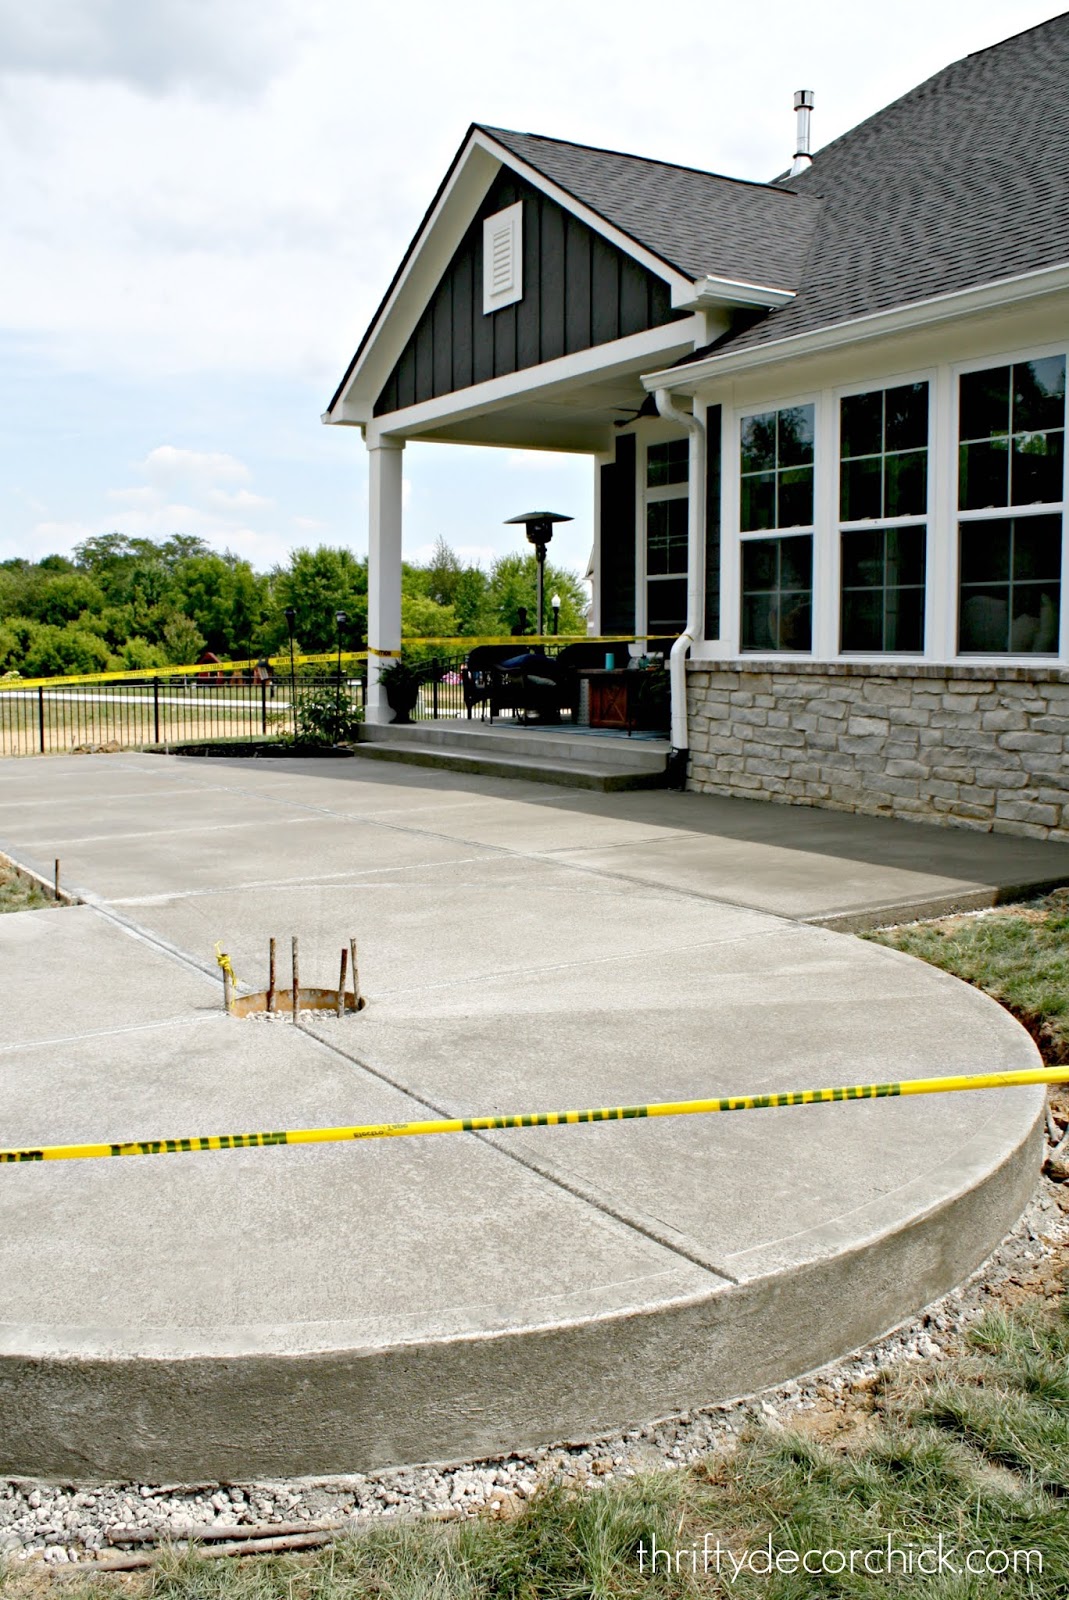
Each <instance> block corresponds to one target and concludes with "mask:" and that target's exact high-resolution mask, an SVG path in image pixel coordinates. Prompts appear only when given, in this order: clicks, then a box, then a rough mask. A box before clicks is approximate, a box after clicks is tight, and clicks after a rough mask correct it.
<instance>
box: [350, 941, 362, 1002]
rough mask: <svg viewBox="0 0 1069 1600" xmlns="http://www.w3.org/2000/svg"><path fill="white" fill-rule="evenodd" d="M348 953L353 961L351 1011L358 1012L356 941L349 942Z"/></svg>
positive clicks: (358, 979) (358, 988)
mask: <svg viewBox="0 0 1069 1600" xmlns="http://www.w3.org/2000/svg"><path fill="white" fill-rule="evenodd" d="M349 951H350V954H351V955H352V961H353V1010H354V1011H359V1010H360V973H359V970H358V969H357V965H356V940H355V939H350V940H349Z"/></svg>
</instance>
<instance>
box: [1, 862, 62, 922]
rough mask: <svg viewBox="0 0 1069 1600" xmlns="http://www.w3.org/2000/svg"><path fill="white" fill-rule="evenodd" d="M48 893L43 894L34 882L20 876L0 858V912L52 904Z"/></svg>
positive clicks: (37, 909) (31, 909)
mask: <svg viewBox="0 0 1069 1600" xmlns="http://www.w3.org/2000/svg"><path fill="white" fill-rule="evenodd" d="M54 904H55V901H54V900H53V899H52V898H51V896H50V895H46V894H43V893H42V891H41V890H40V889H39V888H38V887H37V885H36V884H35V883H31V882H30V881H29V880H28V879H26V878H20V877H19V875H18V873H17V872H14V871H13V870H12V868H11V867H9V866H8V865H7V863H6V862H5V861H2V860H0V913H2V912H4V911H41V910H43V908H44V907H45V906H51V905H54Z"/></svg>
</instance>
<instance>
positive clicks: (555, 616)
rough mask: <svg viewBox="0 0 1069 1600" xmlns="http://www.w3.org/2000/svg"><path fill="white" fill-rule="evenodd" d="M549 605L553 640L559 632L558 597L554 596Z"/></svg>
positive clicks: (557, 595)
mask: <svg viewBox="0 0 1069 1600" xmlns="http://www.w3.org/2000/svg"><path fill="white" fill-rule="evenodd" d="M549 603H550V605H551V606H552V607H553V637H554V639H555V638H556V637H557V634H558V633H559V632H560V595H559V594H555V595H554V596H553V598H552V600H551V601H550V602H549Z"/></svg>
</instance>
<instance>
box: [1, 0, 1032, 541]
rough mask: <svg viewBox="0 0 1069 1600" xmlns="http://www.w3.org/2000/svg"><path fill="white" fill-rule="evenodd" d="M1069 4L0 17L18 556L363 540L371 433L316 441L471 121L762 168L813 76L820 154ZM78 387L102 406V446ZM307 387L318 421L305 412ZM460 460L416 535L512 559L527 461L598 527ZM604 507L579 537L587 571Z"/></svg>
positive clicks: (23, 13) (547, 471)
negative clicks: (491, 489) (163, 542)
mask: <svg viewBox="0 0 1069 1600" xmlns="http://www.w3.org/2000/svg"><path fill="white" fill-rule="evenodd" d="M1060 9H1061V4H1060V3H1059V0H968V4H966V3H965V0H944V3H943V4H942V5H941V6H938V7H933V6H932V5H931V4H930V3H929V0H900V3H899V4H898V6H897V7H896V8H895V11H894V17H893V22H894V25H893V26H892V27H889V26H888V19H887V14H886V12H885V10H881V9H880V8H871V7H870V8H864V7H857V6H850V7H847V6H846V5H845V4H843V3H842V0H813V4H811V5H810V6H809V7H808V8H807V10H806V13H805V26H804V28H802V27H799V26H798V21H797V8H796V6H794V5H793V4H791V3H790V0H768V4H767V5H766V7H765V9H764V10H763V12H762V14H761V16H762V25H761V27H760V29H758V30H755V29H754V25H753V17H752V14H751V13H749V12H748V11H747V10H746V9H745V8H734V9H732V8H724V7H719V8H714V10H713V11H709V12H708V14H706V13H700V14H699V13H698V12H695V13H694V18H693V19H691V20H692V23H693V26H688V25H687V24H686V23H685V22H682V23H679V25H678V26H663V25H661V24H660V22H659V21H656V22H655V21H651V13H650V10H649V6H648V5H646V4H643V3H642V0H617V4H616V6H615V7H614V9H613V12H612V22H611V26H607V25H606V12H605V9H604V7H602V6H597V5H594V4H593V3H591V0H587V4H585V5H584V4H582V3H581V0H580V3H576V0H540V4H539V6H538V7H537V16H536V23H535V25H532V16H534V15H535V13H533V12H532V10H531V8H530V7H529V6H521V5H519V4H518V3H516V0H511V3H508V0H507V3H506V4H505V5H500V4H499V5H498V6H497V7H495V8H493V9H492V10H491V8H489V7H488V6H487V5H486V4H485V0H454V3H453V4H451V5H449V6H443V5H441V3H440V0H408V3H407V4H405V5H404V6H400V5H398V6H393V7H373V6H370V5H368V4H366V3H364V4H356V5H354V4H352V0H0V280H2V282H3V294H2V296H0V338H2V339H4V347H3V353H4V354H6V353H7V352H8V351H9V350H12V351H14V352H16V354H17V355H18V358H19V359H18V361H12V362H10V363H7V362H5V361H3V360H2V359H0V399H4V400H6V404H7V410H6V411H5V416H7V417H10V418H12V419H14V421H15V422H16V423H17V424H18V431H17V437H16V434H15V430H14V429H7V428H5V431H4V433H3V434H2V435H0V483H2V482H4V481H6V482H7V484H8V485H9V491H8V493H9V498H8V501H7V503H6V504H5V506H4V523H3V533H2V534H0V544H2V548H3V550H4V553H6V552H7V550H8V549H9V548H10V550H11V553H23V552H24V551H25V552H27V553H28V552H29V551H30V549H35V550H43V549H46V548H49V547H51V548H69V547H70V545H71V544H72V543H74V542H77V540H78V539H79V538H81V537H84V536H86V535H87V534H89V533H99V532H101V531H102V529H103V528H105V527H107V526H108V525H109V524H108V523H107V521H106V520H105V517H101V518H98V519H97V520H96V521H95V523H93V524H92V525H88V526H87V523H89V522H90V518H91V515H92V514H93V513H94V512H96V511H98V510H101V509H103V510H104V512H105V516H110V515H111V514H112V512H113V511H115V510H116V508H120V509H121V511H122V519H123V526H124V527H126V528H127V529H128V531H131V532H133V531H148V530H149V529H152V530H157V529H158V530H159V531H160V532H163V533H170V532H172V531H175V529H176V528H180V530H181V531H183V532H190V533H201V534H202V535H203V536H204V537H205V538H208V539H209V540H211V542H212V543H220V542H221V543H226V542H230V543H231V545H232V547H233V548H239V547H240V548H243V549H245V550H247V551H248V552H249V553H250V555H251V556H252V558H253V559H255V560H257V562H258V563H259V564H266V563H267V562H269V561H271V560H275V559H280V558H281V557H282V556H283V555H284V554H285V550H286V549H287V548H288V546H289V545H290V544H291V543H292V542H293V541H294V538H296V539H298V540H300V539H302V538H311V539H314V538H316V536H317V535H318V534H319V533H320V532H321V530H329V531H326V532H324V533H323V537H325V538H328V539H332V540H333V541H336V542H342V540H343V539H344V540H347V541H348V542H350V543H352V544H353V546H354V548H365V547H366V534H365V532H364V530H365V528H366V513H365V509H364V500H365V498H366V492H365V481H364V465H363V452H362V451H361V449H360V446H359V441H358V440H357V439H356V438H355V437H351V436H350V437H346V438H343V439H341V440H337V439H332V440H331V449H330V451H329V452H328V450H327V449H324V447H323V445H322V441H320V440H315V441H313V442H312V443H309V440H310V438H311V435H312V434H313V433H315V432H316V431H317V430H318V421H317V416H318V412H319V411H320V410H322V409H323V406H324V405H325V403H326V401H327V400H328V398H329V396H330V394H331V393H332V392H333V390H334V388H335V385H336V383H337V381H338V379H339V378H340V377H341V374H342V372H343V370H344V368H345V365H346V363H347V361H348V360H349V358H350V356H351V354H352V352H353V350H354V349H355V347H356V344H357V342H358V340H359V338H360V336H361V334H362V332H363V330H364V327H365V325H366V323H367V321H368V320H369V318H370V316H371V315H372V313H373V312H374V309H375V307H376V306H377V304H378V302H379V299H380V297H381V295H382V293H383V291H384V289H385V287H386V285H387V284H388V282H389V280H390V277H391V275H392V273H393V271H394V269H395V267H396V265H397V263H398V261H399V260H400V258H401V256H402V254H403V251H404V249H405V247H406V245H407V243H408V241H409V239H410V237H411V235H412V234H413V232H414V231H415V229H416V227H417V226H418V224H419V222H420V219H421V218H422V216H423V213H424V211H425V208H426V206H427V205H428V203H429V201H430V200H431V198H432V196H433V194H434V192H435V189H436V187H437V185H438V183H439V181H440V179H441V177H442V175H443V173H444V172H445V170H446V167H447V165H448V163H449V161H450V158H451V157H452V155H453V152H454V150H455V149H456V146H457V145H458V144H459V142H460V140H461V138H462V137H463V134H464V131H465V129H466V127H467V125H468V123H469V122H470V121H471V120H473V119H476V120H481V121H485V122H489V123H499V124H502V125H504V126H508V127H514V128H521V129H530V130H533V131H535V132H544V133H548V134H553V135H557V136H559V137H563V138H570V139H575V140H579V141H586V142H589V143H591V144H596V145H602V146H607V147H610V148H617V149H623V150H634V151H638V152H639V153H641V154H646V155H651V156H659V157H661V158H663V159H666V160H675V161H680V162H683V163H686V164H691V165H697V166H707V167H709V168H712V169H714V170H719V171H725V172H729V173H733V174H734V175H736V176H740V177H751V178H765V177H768V176H770V175H771V174H772V173H774V172H776V171H779V170H781V169H782V167H783V164H784V162H785V160H786V158H787V157H788V155H789V154H790V152H791V150H792V149H793V134H794V118H793V113H792V109H791V96H792V91H793V90H794V89H796V88H798V87H799V86H801V85H802V84H805V85H807V86H810V87H813V88H814V89H815V90H816V95H817V102H816V111H815V118H814V131H815V137H816V142H817V144H818V145H820V144H823V143H824V142H826V141H828V140H830V139H832V138H833V137H835V136H836V135H838V134H839V133H841V132H843V131H845V130H846V129H847V128H848V127H850V126H852V125H853V124H854V123H856V122H858V121H860V120H861V119H862V118H864V117H867V116H869V115H870V114H871V113H872V112H874V111H876V110H878V109H879V108H880V106H882V105H884V104H886V103H887V102H888V101H889V100H891V99H893V98H894V97H895V96H896V95H898V94H901V93H903V92H905V91H906V90H908V89H910V88H912V87H913V86H914V85H915V84H917V83H918V82H920V81H921V80H922V79H923V78H924V77H926V76H927V75H929V74H930V73H932V72H934V71H937V70H938V69H939V68H940V67H942V66H944V65H946V64H947V63H948V62H950V61H952V60H954V59H955V58H957V57H959V56H961V55H964V54H965V53H966V52H968V51H970V50H976V49H980V48H983V47H984V46H986V45H988V44H991V43H994V42H995V41H997V40H998V39H1000V38H1002V37H1005V36H1006V35H1008V34H1010V33H1012V32H1015V31H1017V30H1019V29H1021V28H1025V27H1029V26H1031V25H1033V24H1034V23H1036V22H1039V21H1041V20H1043V19H1044V18H1046V17H1050V16H1054V15H1056V14H1057V12H1058V11H1059V10H1060ZM67 376H69V377H70V378H71V380H72V384H74V383H77V384H79V385H81V387H80V388H79V389H78V391H77V395H78V396H81V397H84V395H85V394H86V392H92V393H94V394H97V393H98V394H99V395H100V397H101V398H100V408H99V412H98V413H97V414H96V415H94V416H93V418H92V427H91V428H83V426H82V418H81V416H80V414H79V410H78V406H79V404H80V403H81V400H80V399H79V398H76V399H75V400H74V401H73V402H71V403H70V404H67V403H66V397H65V394H64V390H63V380H64V379H65V378H66V377H67ZM28 380H32V382H30V381H28ZM5 381H6V383H7V385H8V387H7V390H6V392H5V391H4V389H3V387H2V386H3V384H4V383H5ZM308 392H311V394H312V396H313V403H311V404H309V405H308V406H307V430H306V431H305V432H302V431H301V427H302V423H301V421H300V420H299V419H298V420H296V421H295V420H294V415H295V412H296V409H297V408H296V405H295V406H294V407H293V410H291V412H290V413H289V414H287V416H286V417H285V419H284V420H283V421H280V419H279V409H280V407H279V399H278V397H279V395H280V394H283V395H289V396H293V395H295V394H296V395H300V396H303V395H304V394H305V393H308ZM235 395H239V396H240V399H241V404H240V405H238V406H235V407H234V408H233V410H232V412H231V413H230V414H227V412H226V406H225V404H224V403H222V402H221V401H220V399H219V397H220V396H224V397H225V398H226V400H227V401H228V402H229V401H230V400H231V399H232V397H233V396H235ZM315 402H318V403H315ZM301 404H302V406H303V404H304V401H303V399H302V401H301ZM146 417H151V418H152V419H153V422H152V427H151V431H150V433H149V438H152V437H156V438H165V439H166V438H174V439H195V440H196V441H197V442H198V443H202V444H204V446H205V448H204V449H203V450H199V451H198V450H185V449H180V448H179V447H178V446H170V445H167V446H161V447H159V449H158V450H155V451H153V452H152V453H151V455H149V456H148V457H147V458H146V457H145V450H146V445H147V443H148V442H149V439H147V438H146V429H147V426H148V425H147V424H146V422H145V418H146ZM302 417H303V411H302ZM159 418H163V419H165V420H164V421H160V422H159V423H157V420H156V419H159ZM205 418H207V421H206V422H204V419H205ZM202 423H203V426H202ZM67 429H70V430H71V431H72V433H73V435H74V436H75V443H76V444H77V442H78V441H77V436H79V435H80V437H81V439H82V441H83V443H82V449H81V455H80V456H78V455H77V450H75V451H73V452H68V448H67V447H68V441H69V439H70V437H71V434H68V433H66V432H65V431H64V430H67ZM327 431H328V432H329V433H331V434H336V433H337V432H339V431H340V432H344V430H327ZM280 438H284V448H283V449H282V450H279V449H278V448H277V443H278V441H279V439H280ZM5 448H6V450H7V452H8V460H9V461H10V466H9V465H8V464H7V461H4V460H3V459H2V458H3V457H4V452H5ZM426 448H427V451H428V452H430V448H431V447H429V446H428V447H426ZM440 450H441V447H439V451H440ZM441 453H442V454H444V455H447V456H450V457H454V458H455V459H456V465H455V466H450V467H449V468H448V469H446V468H435V469H433V470H432V469H431V468H430V467H429V465H428V462H429V455H428V456H426V457H424V456H420V455H418V454H417V450H416V449H415V448H413V449H412V450H411V451H409V452H406V478H405V496H406V500H405V504H406V506H407V507H408V508H409V511H410V513H411V515H410V520H409V530H410V533H411V537H412V539H413V541H414V542H416V541H418V543H419V544H420V545H421V546H422V545H423V544H425V543H427V541H428V540H430V541H433V538H434V535H435V534H436V533H438V532H441V533H442V534H443V535H444V536H445V537H446V538H447V539H448V540H449V541H450V543H452V544H453V545H454V546H455V547H457V548H458V549H466V550H471V551H472V552H473V553H474V552H481V555H482V559H483V560H484V561H485V560H488V559H490V558H491V556H492V555H493V553H494V548H495V547H494V546H493V544H492V543H491V542H490V541H492V540H493V539H494V538H498V539H499V541H500V543H499V544H498V546H497V548H499V549H501V548H514V547H515V546H514V545H507V544H506V543H505V541H506V540H508V539H511V538H512V531H510V530H505V531H501V530H500V528H499V520H498V519H499V517H503V516H505V515H508V514H510V513H512V512H514V511H515V510H516V508H517V502H518V503H519V504H520V505H523V504H524V502H526V503H527V504H534V503H536V502H537V500H539V499H540V498H541V497H542V490H540V489H537V487H535V488H534V489H533V490H532V491H530V498H528V494H529V491H526V490H524V488H523V484H522V482H521V481H520V478H521V475H522V473H529V474H531V475H532V478H534V477H535V475H536V474H537V475H545V477H544V478H543V479H542V481H544V482H546V484H547V487H546V498H547V499H548V498H550V495H551V493H552V499H553V501H558V499H559V503H560V506H561V509H564V510H567V509H572V508H574V509H576V510H577V512H578V511H579V510H580V497H579V490H578V488H576V489H575V491H574V492H570V493H569V494H564V493H563V491H562V488H552V490H551V488H550V486H549V485H550V484H552V483H554V482H555V481H556V480H555V478H554V477H553V475H554V474H557V473H561V474H562V475H563V474H564V473H565V472H566V471H567V467H566V458H561V457H557V456H552V455H538V456H530V455H527V454H522V455H521V454H517V455H516V456H515V457H513V456H511V455H510V456H509V457H508V458H507V467H508V471H507V476H508V479H509V490H508V493H507V494H506V493H505V492H504V491H502V492H501V493H500V494H497V493H496V491H495V495H494V496H493V497H492V504H491V500H490V499H488V497H487V494H486V488H485V486H486V483H487V481H488V478H489V473H488V469H487V467H486V465H485V462H484V460H483V459H482V457H481V454H480V452H477V451H476V452H471V451H463V450H457V451H445V452H441ZM498 454H499V455H500V454H501V453H500V452H499V453H498ZM343 458H344V463H345V464H344V468H343V469H339V466H338V463H339V462H340V461H341V460H342V459H343ZM133 460H139V461H140V467H139V468H138V470H137V472H136V474H131V468H130V465H129V463H130V462H131V461H133ZM582 465H583V466H584V468H585V467H586V466H587V463H583V464H582ZM573 470H574V468H573ZM435 473H437V474H439V475H438V476H437V477H436V476H435ZM501 476H502V477H504V476H506V474H505V473H502V474H501ZM328 480H329V488H324V484H325V483H327V482H328ZM268 482H269V484H270V492H271V496H272V500H271V501H268V500H267V499H266V496H265V495H264V494H263V493H262V492H261V489H262V487H263V485H264V484H266V483H268ZM16 483H17V484H18V486H19V487H18V488H17V489H15V488H14V487H13V486H14V485H15V484H16ZM562 483H563V479H562ZM258 484H259V485H260V488H258V487H257V485H258ZM110 485H119V488H118V489H116V490H114V491H113V492H112V493H111V494H109V493H108V486H110ZM443 489H444V490H448V491H449V492H448V493H447V494H446V493H443V492H440V491H442V490H443ZM513 489H515V491H516V494H515V498H514V497H513V492H512V491H513ZM584 493H585V491H584ZM242 494H244V495H245V496H246V497H247V498H244V499H242V498H241V496H242ZM227 496H229V497H230V498H229V499H227V498H226V497H227ZM220 497H223V498H220ZM587 498H588V497H587ZM272 501H273V503H272ZM583 503H584V504H586V503H587V501H586V500H584V501H583ZM180 515H181V516H182V517H188V518H190V519H191V520H190V522H189V523H187V524H185V525H183V524H181V523H179V522H178V521H177V520H176V519H177V518H178V517H179V516H180ZM583 515H584V519H585V520H583V521H582V522H581V523H579V522H577V524H575V525H569V529H570V531H562V532H561V533H560V535H559V537H558V542H557V543H555V544H554V551H555V552H557V551H560V552H561V555H562V557H563V556H564V552H565V551H567V557H566V559H567V560H569V562H570V563H571V564H573V565H579V566H582V565H584V564H585V561H586V552H587V550H588V548H589V543H590V530H589V525H588V524H589V517H588V515H587V514H586V513H584V514H583ZM137 519H141V520H140V523H139V524H138V526H137V527H135V523H136V522H137ZM41 540H44V541H46V543H45V544H44V545H43V546H42V545H41V544H39V543H38V541H41ZM47 541H51V545H49V544H48V543H47ZM239 541H244V542H243V544H239Z"/></svg>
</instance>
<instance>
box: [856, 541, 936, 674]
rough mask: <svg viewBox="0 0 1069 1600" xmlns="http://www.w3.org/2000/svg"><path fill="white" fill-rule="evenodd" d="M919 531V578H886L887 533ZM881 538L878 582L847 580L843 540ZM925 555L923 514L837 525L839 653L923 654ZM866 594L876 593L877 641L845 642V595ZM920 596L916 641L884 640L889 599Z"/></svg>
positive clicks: (888, 616) (905, 599)
mask: <svg viewBox="0 0 1069 1600" xmlns="http://www.w3.org/2000/svg"><path fill="white" fill-rule="evenodd" d="M914 530H916V531H918V532H919V533H920V536H921V538H920V561H919V567H920V578H919V580H918V581H915V582H910V583H891V582H888V567H889V560H890V557H889V554H888V548H889V542H890V536H892V535H894V534H900V533H909V532H912V531H914ZM877 535H878V536H879V538H880V541H881V555H880V581H879V582H878V583H871V584H860V583H848V582H847V560H846V541H847V540H848V539H851V538H858V537H862V536H869V537H876V536H877ZM927 555H928V526H927V522H926V520H925V519H924V518H923V517H914V518H911V519H910V521H909V522H908V523H906V522H898V521H895V522H894V523H888V524H874V523H871V522H866V523H864V524H863V525H862V526H860V527H841V528H840V531H839V574H840V579H839V653H840V655H888V654H890V655H923V653H924V640H925V632H926V624H927V616H926V590H927V585H926V582H925V571H926V563H927ZM848 595H849V596H851V597H856V596H868V597H869V598H870V599H873V600H875V598H876V596H877V595H878V596H879V613H880V643H879V644H847V642H846V634H847V611H848V609H853V605H852V604H851V606H850V607H849V608H848V605H847V596H848ZM911 596H912V597H916V598H919V600H920V638H919V641H918V642H917V643H916V644H902V643H899V642H898V640H897V639H896V640H895V642H894V643H893V644H888V642H887V634H888V623H889V621H890V620H891V608H892V601H893V600H901V601H903V602H906V601H908V599H909V597H911Z"/></svg>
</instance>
